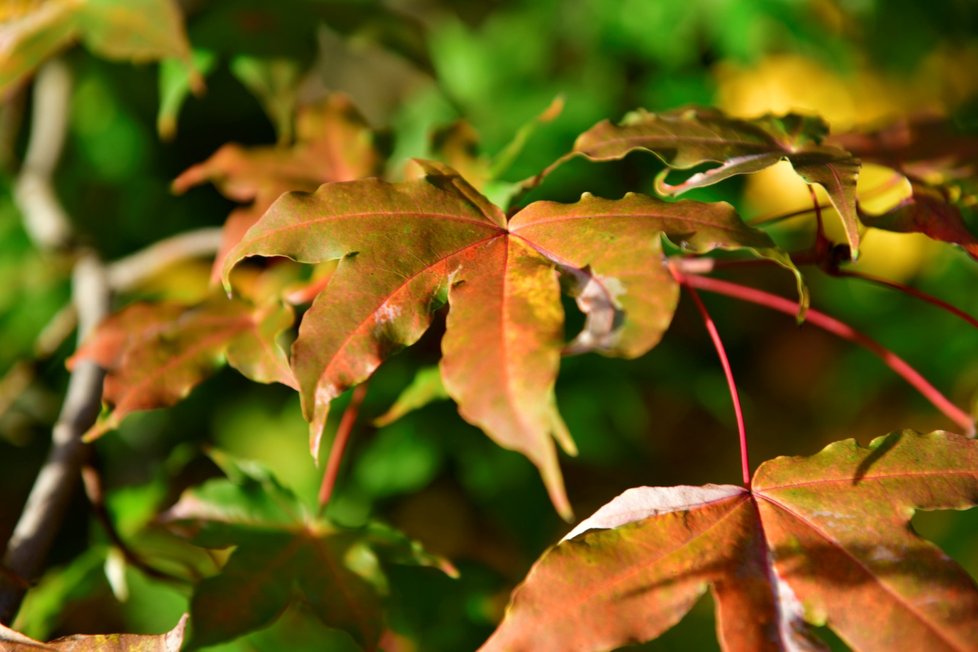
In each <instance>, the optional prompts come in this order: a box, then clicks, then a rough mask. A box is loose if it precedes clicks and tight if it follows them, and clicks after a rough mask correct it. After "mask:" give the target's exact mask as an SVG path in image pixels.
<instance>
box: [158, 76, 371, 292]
mask: <svg viewBox="0 0 978 652" xmlns="http://www.w3.org/2000/svg"><path fill="white" fill-rule="evenodd" d="M381 164H382V159H381V156H380V154H379V152H378V151H377V148H376V145H375V142H374V138H373V132H372V131H371V130H370V127H369V126H368V125H367V123H366V121H364V119H363V117H362V116H361V115H360V114H359V113H358V112H357V110H356V109H355V108H354V107H353V103H352V102H351V101H350V99H349V98H348V97H346V96H345V95H342V94H334V95H330V96H329V97H327V98H326V99H325V100H323V101H322V102H321V103H319V104H316V105H309V106H304V107H302V108H301V109H300V110H299V112H298V115H297V116H296V143H295V145H293V146H292V147H253V148H249V149H245V148H244V147H241V146H240V145H236V144H234V143H231V144H227V145H224V146H223V147H221V148H220V149H218V150H217V152H215V153H214V154H213V155H212V156H211V157H210V158H209V159H207V160H206V161H204V162H203V163H198V164H197V165H194V166H192V167H190V168H188V169H187V170H186V171H184V172H183V173H182V174H181V175H180V176H178V177H177V178H176V179H174V181H173V184H172V187H173V190H174V192H177V193H183V192H186V191H187V190H188V189H190V188H191V187H193V186H196V185H199V184H201V183H204V182H207V181H210V182H212V183H214V185H216V186H217V188H218V190H220V191H221V193H222V194H224V195H225V196H226V197H227V198H228V199H232V200H234V201H237V202H241V203H245V202H250V204H249V205H248V206H246V207H243V208H237V209H235V210H234V211H232V212H231V214H230V215H229V216H228V219H227V221H226V223H225V225H224V233H223V237H222V243H221V248H220V251H219V252H218V254H217V257H216V258H215V260H214V273H215V276H214V278H215V279H216V278H217V275H218V274H219V273H220V270H221V269H222V266H223V263H224V258H225V256H226V255H227V252H228V251H229V250H230V249H231V248H232V247H233V246H234V245H236V244H237V243H238V241H239V240H241V237H242V236H243V235H244V234H245V233H246V232H247V231H248V229H249V228H251V226H252V225H253V224H254V223H255V222H257V221H258V218H260V217H261V215H262V214H263V213H264V212H265V211H266V210H267V209H268V207H269V206H271V204H272V202H273V201H275V200H276V199H278V197H279V195H281V194H282V193H284V192H287V191H289V190H315V189H316V188H318V187H319V185H320V184H322V183H325V182H327V181H349V180H352V179H360V178H362V177H367V176H371V175H374V174H377V173H379V172H380V167H381Z"/></svg>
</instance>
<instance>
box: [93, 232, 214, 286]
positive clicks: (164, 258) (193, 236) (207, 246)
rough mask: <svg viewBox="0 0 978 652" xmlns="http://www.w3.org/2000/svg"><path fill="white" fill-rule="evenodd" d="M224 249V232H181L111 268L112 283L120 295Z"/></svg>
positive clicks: (155, 243) (119, 261) (127, 257)
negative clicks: (176, 266) (175, 266)
mask: <svg viewBox="0 0 978 652" xmlns="http://www.w3.org/2000/svg"><path fill="white" fill-rule="evenodd" d="M220 246H221V229H220V228H205V229H196V230H194V231H187V232H185V233H178V234H177V235H174V236H172V237H169V238H165V239H163V240H160V241H158V242H154V243H153V244H151V245H149V246H148V247H146V248H145V249H142V250H140V251H137V252H136V253H134V254H131V255H129V256H126V257H125V258H120V259H119V260H117V261H115V262H113V263H112V264H111V265H109V284H110V285H111V286H112V289H113V290H115V291H117V292H124V291H126V290H131V289H132V288H134V287H135V286H137V285H139V284H140V283H141V282H143V281H144V280H146V279H147V278H149V277H151V276H153V275H154V274H156V273H157V272H159V271H160V270H163V269H165V268H166V267H169V266H170V265H172V264H174V263H176V262H179V261H181V260H185V259H187V258H193V257H195V256H213V255H214V253H215V252H216V251H217V250H218V249H219V248H220Z"/></svg>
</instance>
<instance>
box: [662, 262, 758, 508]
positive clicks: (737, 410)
mask: <svg viewBox="0 0 978 652" xmlns="http://www.w3.org/2000/svg"><path fill="white" fill-rule="evenodd" d="M669 270H670V271H671V272H672V275H673V277H674V278H675V279H676V281H677V282H679V283H680V284H681V285H683V286H684V287H685V288H686V289H687V290H688V291H689V296H690V297H691V298H692V299H693V303H695V304H696V309H697V310H699V313H700V316H701V317H702V318H703V324H704V326H706V331H707V333H709V334H710V339H711V340H712V341H713V346H714V348H716V351H717V356H718V357H719V358H720V365H721V366H722V367H723V374H724V376H726V378H727V387H728V388H729V389H730V400H731V401H732V402H733V409H734V414H735V415H736V417H737V435H738V437H739V439H740V469H741V473H742V474H743V480H744V486H745V487H747V488H748V489H750V480H751V473H750V460H749V457H748V454H747V429H746V427H745V426H744V411H743V409H742V408H741V405H740V394H739V393H738V392H737V383H736V382H735V381H734V377H733V370H732V369H731V368H730V359H729V358H728V357H727V351H726V349H725V348H724V347H723V341H722V340H721V339H720V333H719V331H717V327H716V324H715V323H714V322H713V318H712V317H710V313H709V312H708V311H707V309H706V306H705V305H703V300H702V299H700V295H699V293H698V292H697V291H696V290H695V288H694V287H693V286H692V285H690V283H689V282H688V279H687V277H686V276H684V275H683V274H682V273H681V272H679V270H677V269H676V267H675V266H672V265H670V267H669Z"/></svg>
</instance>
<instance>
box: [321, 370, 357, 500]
mask: <svg viewBox="0 0 978 652" xmlns="http://www.w3.org/2000/svg"><path fill="white" fill-rule="evenodd" d="M366 394H367V383H361V384H359V385H357V386H356V388H354V390H353V394H352V396H350V402H349V403H348V404H347V406H346V410H345V411H344V412H343V418H341V419H340V425H339V426H337V428H336V436H335V437H334V438H333V445H332V446H330V448H329V459H328V460H326V470H325V471H324V472H323V483H322V484H321V485H320V486H319V513H320V515H322V513H323V512H325V511H326V506H327V505H329V499H330V498H331V497H332V495H333V488H334V487H335V486H336V478H337V476H338V475H339V473H340V462H342V461H343V453H344V451H345V450H346V444H347V443H348V442H349V441H350V433H351V432H353V426H354V424H356V422H357V414H358V413H359V412H360V405H361V404H362V403H363V398H364V396H366Z"/></svg>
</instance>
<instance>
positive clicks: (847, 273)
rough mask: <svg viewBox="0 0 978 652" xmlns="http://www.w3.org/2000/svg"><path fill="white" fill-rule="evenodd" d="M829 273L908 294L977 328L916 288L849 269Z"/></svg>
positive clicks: (974, 322) (968, 317)
mask: <svg viewBox="0 0 978 652" xmlns="http://www.w3.org/2000/svg"><path fill="white" fill-rule="evenodd" d="M829 273H830V274H832V275H833V276H841V277H845V278H857V279H860V280H862V281H869V282H870V283H876V284H878V285H883V286H885V287H888V288H892V289H894V290H898V291H900V292H903V293H904V294H908V295H910V296H912V297H914V298H915V299H920V300H921V301H926V302H927V303H929V304H931V305H933V306H937V307H938V308H940V309H942V310H946V311H947V312H949V313H951V314H952V315H954V316H955V317H959V318H960V319H963V320H964V321H966V322H967V323H968V324H970V325H971V326H973V327H974V328H978V319H975V318H974V317H972V316H971V315H969V314H968V313H966V312H965V311H963V310H961V309H960V308H958V307H957V306H954V305H952V304H950V303H948V302H947V301H944V300H943V299H938V298H937V297H935V296H934V295H932V294H928V293H926V292H924V291H923V290H918V289H917V288H914V287H910V286H909V285H905V284H903V283H897V282H896V281H890V280H888V279H885V278H880V277H878V276H873V275H871V274H866V273H864V272H857V271H855V270H850V269H835V270H831V271H830V272H829Z"/></svg>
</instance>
